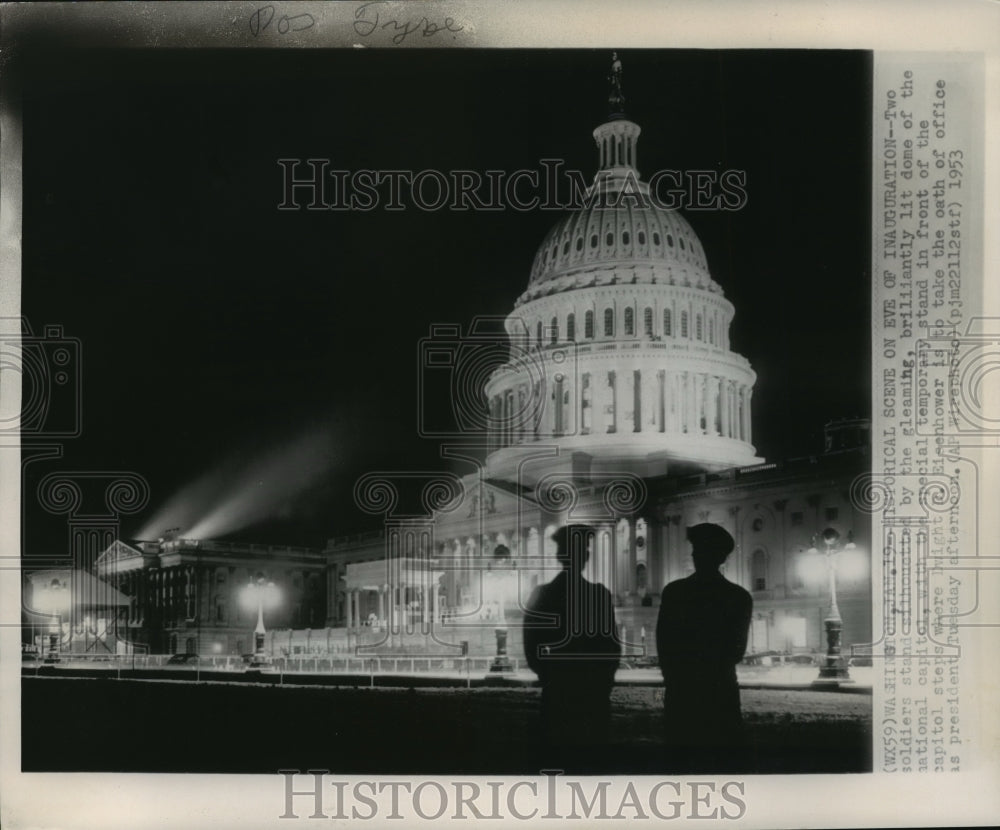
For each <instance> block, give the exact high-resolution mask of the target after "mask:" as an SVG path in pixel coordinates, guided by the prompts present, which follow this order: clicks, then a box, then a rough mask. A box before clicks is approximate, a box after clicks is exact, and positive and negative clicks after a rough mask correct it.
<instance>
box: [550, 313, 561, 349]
mask: <svg viewBox="0 0 1000 830" xmlns="http://www.w3.org/2000/svg"><path fill="white" fill-rule="evenodd" d="M549 326H550V327H551V328H550V329H549V342H550V343H557V342H559V318H558V317H553V318H552V319H551V320H550V321H549Z"/></svg>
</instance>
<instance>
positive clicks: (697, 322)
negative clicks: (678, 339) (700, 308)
mask: <svg viewBox="0 0 1000 830" xmlns="http://www.w3.org/2000/svg"><path fill="white" fill-rule="evenodd" d="M701 335H702V331H701V315H700V314H698V315H696V316H695V318H694V337H695V340H701V339H702V336H701Z"/></svg>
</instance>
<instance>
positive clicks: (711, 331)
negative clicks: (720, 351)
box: [708, 317, 715, 346]
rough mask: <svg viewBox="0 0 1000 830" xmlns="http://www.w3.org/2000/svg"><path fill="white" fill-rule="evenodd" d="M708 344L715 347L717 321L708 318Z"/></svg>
mask: <svg viewBox="0 0 1000 830" xmlns="http://www.w3.org/2000/svg"><path fill="white" fill-rule="evenodd" d="M708 342H709V343H711V344H712V345H713V346H714V345H715V320H714V319H713V318H711V317H709V318H708Z"/></svg>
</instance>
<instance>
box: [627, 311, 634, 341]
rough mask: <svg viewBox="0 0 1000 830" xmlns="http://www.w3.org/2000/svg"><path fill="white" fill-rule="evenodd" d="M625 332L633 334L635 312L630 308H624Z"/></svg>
mask: <svg viewBox="0 0 1000 830" xmlns="http://www.w3.org/2000/svg"><path fill="white" fill-rule="evenodd" d="M625 334H626V335H632V334H635V312H634V311H633V310H632V309H631V308H626V309H625Z"/></svg>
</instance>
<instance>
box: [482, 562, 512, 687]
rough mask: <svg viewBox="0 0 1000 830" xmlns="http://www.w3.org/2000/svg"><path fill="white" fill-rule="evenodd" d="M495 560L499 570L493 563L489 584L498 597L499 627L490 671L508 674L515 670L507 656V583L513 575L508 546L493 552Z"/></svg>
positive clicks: (488, 579) (491, 564) (492, 592)
mask: <svg viewBox="0 0 1000 830" xmlns="http://www.w3.org/2000/svg"><path fill="white" fill-rule="evenodd" d="M493 560H494V562H495V563H496V565H497V569H496V570H495V571H494V570H493V562H491V563H490V568H489V570H490V571H491V572H490V573H488V574H487V582H488V584H489V585H490V586H491V588H492V590H491V591H490V593H491V594H493V595H494V596H495V597H496V602H497V627H496V631H495V634H496V638H497V653H496V655H495V656H494V657H493V662H492V663H490V671H491V672H508V671H513V670H514V666H513V664H512V663H511V662H510V658H509V657H508V656H507V616H506V613H505V612H504V606H505V605H506V604H507V581H508V579H509V578H510V575H511V572H510V571H509V570H508V566H509V565H510V564H511V559H510V548H508V547H507V546H506V545H497V546H496V549H495V550H494V551H493Z"/></svg>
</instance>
